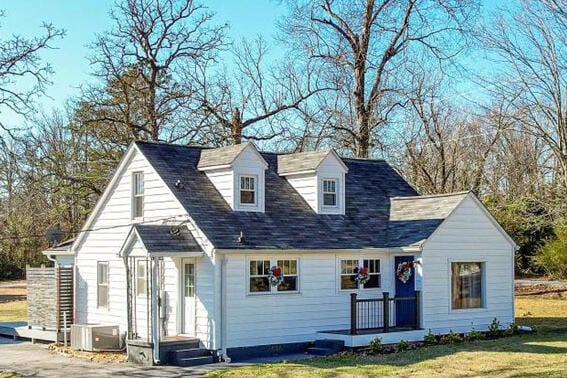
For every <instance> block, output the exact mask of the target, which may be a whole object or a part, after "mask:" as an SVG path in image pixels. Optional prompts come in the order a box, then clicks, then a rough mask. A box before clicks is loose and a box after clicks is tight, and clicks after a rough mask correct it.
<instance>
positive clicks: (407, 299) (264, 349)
mask: <svg viewBox="0 0 567 378" xmlns="http://www.w3.org/2000/svg"><path fill="white" fill-rule="evenodd" d="M515 247H516V246H515V243H514V242H513V241H512V240H511V239H510V237H509V236H508V235H507V234H506V233H505V232H504V231H503V230H502V228H501V227H500V226H499V225H498V224H497V223H496V221H495V220H494V218H493V217H492V216H491V215H490V213H489V212H488V211H487V210H486V209H485V208H484V207H483V205H482V204H481V203H480V202H479V200H478V199H477V198H476V197H475V196H474V195H473V194H472V193H456V194H447V195H436V196H418V195H417V193H416V192H415V191H414V189H412V188H411V187H410V186H409V185H408V184H407V183H406V182H405V181H404V180H403V179H402V178H401V177H400V176H399V175H398V174H397V173H396V172H395V171H394V170H393V169H392V168H391V167H390V166H389V165H388V164H387V163H385V162H384V161H376V160H362V159H345V158H340V157H339V156H338V155H337V154H336V153H335V152H334V151H332V150H331V151H324V152H306V153H298V154H288V155H283V154H274V153H264V152H258V151H257V149H256V148H255V146H254V145H253V144H251V143H244V144H241V145H237V146H231V147H225V148H218V149H204V148H200V147H186V146H179V145H170V144H162V143H148V142H135V143H133V144H132V145H131V146H130V147H129V148H128V150H127V152H126V153H125V156H124V157H123V159H122V161H121V163H120V165H119V166H118V168H117V170H116V172H115V174H114V176H113V178H112V180H111V182H110V183H109V185H108V187H107V188H106V190H105V192H104V194H103V196H102V197H101V199H100V200H99V202H98V204H97V205H96V207H95V209H94V210H93V212H92V214H91V215H90V217H89V219H88V220H87V222H86V224H85V226H84V228H83V231H82V232H81V233H80V234H79V236H78V237H77V239H76V241H75V243H74V244H73V247H72V251H73V252H74V254H75V262H76V264H75V286H76V287H75V293H76V297H75V311H76V314H75V321H76V323H100V324H114V325H118V326H119V327H120V333H121V334H122V335H124V337H125V339H126V340H127V345H128V349H129V356H130V358H131V359H132V360H135V361H139V362H144V363H177V364H181V365H184V364H185V365H188V364H192V363H199V362H206V361H209V360H210V359H212V358H213V357H220V358H224V359H229V358H232V359H233V360H235V359H241V358H244V357H249V356H252V355H261V354H273V353H283V352H286V351H293V350H305V348H306V347H308V346H309V345H310V343H312V342H314V341H315V340H321V339H332V340H338V343H339V345H343V343H344V345H345V346H347V347H356V346H361V345H366V344H367V343H368V342H369V341H370V340H371V339H372V338H374V337H376V336H380V337H382V340H383V342H385V343H387V342H396V341H399V340H401V339H404V340H421V339H423V336H424V333H426V332H428V330H429V329H431V331H432V332H433V333H436V334H437V333H447V332H448V331H449V330H453V331H454V332H467V331H470V330H471V327H474V328H475V329H476V330H485V329H487V327H488V326H489V324H490V323H491V322H492V320H493V319H494V318H497V319H498V320H499V321H500V323H501V324H502V326H506V325H508V324H509V323H511V322H513V320H514V291H513V287H514V285H513V279H514V277H513V274H514V273H513V272H514V270H513V257H514V250H515ZM183 341H187V342H190V343H192V344H191V345H183ZM318 346H323V348H322V349H325V346H326V344H324V343H323V344H320V345H319V344H318ZM327 346H328V345H327ZM312 351H313V352H314V353H317V352H324V350H321V348H314V349H313V350H312Z"/></svg>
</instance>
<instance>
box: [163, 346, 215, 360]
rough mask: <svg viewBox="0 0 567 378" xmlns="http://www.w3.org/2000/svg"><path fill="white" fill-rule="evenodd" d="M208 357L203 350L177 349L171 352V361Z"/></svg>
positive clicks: (206, 352)
mask: <svg viewBox="0 0 567 378" xmlns="http://www.w3.org/2000/svg"><path fill="white" fill-rule="evenodd" d="M209 355H210V353H209V351H208V350H206V349H203V348H189V349H177V350H172V351H171V357H172V360H173V361H176V360H180V359H183V358H192V357H204V356H209Z"/></svg>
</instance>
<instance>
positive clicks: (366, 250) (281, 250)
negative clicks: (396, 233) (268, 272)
mask: <svg viewBox="0 0 567 378" xmlns="http://www.w3.org/2000/svg"><path fill="white" fill-rule="evenodd" d="M390 250H391V248H356V249H355V248H348V249H347V248H337V249H330V248H326V249H298V248H257V249H253V248H248V249H244V248H234V249H228V248H220V249H215V253H219V254H226V253H230V254H237V253H361V252H362V253H372V252H374V253H376V252H388V251H390Z"/></svg>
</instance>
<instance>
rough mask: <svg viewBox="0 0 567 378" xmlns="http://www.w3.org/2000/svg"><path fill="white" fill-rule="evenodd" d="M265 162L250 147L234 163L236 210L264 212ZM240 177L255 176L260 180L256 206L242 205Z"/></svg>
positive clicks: (257, 187) (257, 188)
mask: <svg viewBox="0 0 567 378" xmlns="http://www.w3.org/2000/svg"><path fill="white" fill-rule="evenodd" d="M265 164H266V163H265V161H264V159H262V158H261V156H260V155H259V154H258V153H257V152H255V151H254V147H253V146H252V145H249V146H248V147H247V148H246V149H245V150H244V151H242V152H241V153H240V155H238V157H237V158H236V159H235V160H234V162H233V163H232V169H233V172H234V177H233V178H234V181H233V182H234V184H233V186H234V207H233V209H234V210H239V211H256V212H261V213H263V212H264V208H265V204H264V197H265V195H264V188H265V185H264V181H265V177H264V176H265V170H266V167H265ZM240 175H253V176H256V177H257V178H258V180H257V183H256V206H252V205H246V204H243V205H241V204H240Z"/></svg>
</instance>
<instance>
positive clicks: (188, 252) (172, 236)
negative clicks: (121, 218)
mask: <svg viewBox="0 0 567 378" xmlns="http://www.w3.org/2000/svg"><path fill="white" fill-rule="evenodd" d="M135 238H137V239H138V241H139V242H140V243H141V244H142V247H143V249H144V250H145V251H146V252H147V254H148V255H151V256H157V257H159V256H169V257H200V256H203V254H204V252H203V250H202V249H201V247H200V246H199V244H198V243H197V241H196V240H195V238H194V237H193V235H192V234H191V232H190V231H189V229H187V227H186V226H184V225H162V224H135V225H133V226H132V229H131V230H130V232H129V234H128V236H127V237H126V241H125V242H124V244H123V246H122V248H121V249H120V253H119V255H120V256H123V255H124V254H129V253H128V249H129V248H130V246H131V245H132V242H133V241H134V239H135Z"/></svg>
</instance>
